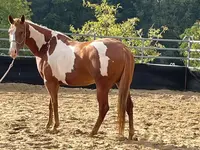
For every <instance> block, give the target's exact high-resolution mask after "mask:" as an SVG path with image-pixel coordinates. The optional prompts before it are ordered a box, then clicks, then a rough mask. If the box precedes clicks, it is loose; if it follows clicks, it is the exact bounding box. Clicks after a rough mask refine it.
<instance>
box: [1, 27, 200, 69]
mask: <svg viewBox="0 0 200 150" xmlns="http://www.w3.org/2000/svg"><path fill="white" fill-rule="evenodd" d="M7 31H8V29H0V42H2V41H3V42H7V45H9V43H8V42H9V41H8V38H5V37H2V36H1V34H2V35H3V34H5V33H6V32H7ZM6 34H7V33H6ZM66 35H68V36H81V37H88V36H89V37H92V38H93V39H96V38H97V37H98V38H117V39H119V40H122V39H126V40H140V41H141V42H142V43H144V42H145V41H147V40H150V41H155V42H175V43H179V44H180V43H183V42H185V43H187V47H186V48H184V49H180V48H177V47H176V48H174V47H165V48H159V47H153V49H156V50H158V51H160V52H161V51H177V52H179V53H180V52H183V51H185V52H187V57H183V56H182V57H180V56H181V55H180V56H178V57H172V56H165V55H161V56H151V55H150V56H145V55H144V53H145V50H148V49H152V47H146V46H144V44H142V46H140V47H137V46H133V47H130V48H134V49H136V50H138V51H140V53H139V54H140V55H136V56H135V57H136V58H138V59H140V60H141V62H143V61H142V60H143V59H144V58H157V59H167V60H182V61H184V60H185V61H186V66H187V67H188V68H191V69H200V68H198V67H191V66H190V61H194V60H195V61H200V58H192V57H191V56H190V53H191V52H200V49H192V48H191V47H192V44H194V43H199V44H200V41H196V40H193V39H192V38H191V37H186V38H184V39H183V40H178V39H149V38H135V37H127V38H125V37H116V36H97V35H90V34H87V35H86V34H85V35H84V34H74V33H66ZM7 36H8V35H7ZM177 45H178V44H177ZM8 47H9V46H6V47H2V46H1V45H0V51H5V53H1V54H0V55H3V56H6V57H8V55H7V54H6V53H7V52H8V50H9V48H8ZM6 51H7V52H6ZM21 51H23V52H27V55H24V56H19V57H33V55H32V54H31V53H28V52H29V50H28V49H23V50H21ZM154 64H155V63H154ZM155 65H164V66H177V67H178V65H176V64H174V63H168V64H155Z"/></svg>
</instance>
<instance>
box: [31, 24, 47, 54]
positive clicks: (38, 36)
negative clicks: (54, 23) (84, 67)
mask: <svg viewBox="0 0 200 150" xmlns="http://www.w3.org/2000/svg"><path fill="white" fill-rule="evenodd" d="M29 31H30V38H33V39H34V40H35V42H36V45H37V47H38V51H40V49H41V47H42V45H44V44H45V43H46V42H45V36H44V34H42V33H40V32H39V31H37V30H36V29H34V28H33V27H32V26H31V25H29Z"/></svg>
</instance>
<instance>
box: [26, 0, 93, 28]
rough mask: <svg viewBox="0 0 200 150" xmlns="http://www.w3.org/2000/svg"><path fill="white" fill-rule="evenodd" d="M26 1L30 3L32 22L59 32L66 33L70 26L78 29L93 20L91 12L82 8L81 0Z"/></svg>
mask: <svg viewBox="0 0 200 150" xmlns="http://www.w3.org/2000/svg"><path fill="white" fill-rule="evenodd" d="M28 1H31V3H32V4H31V9H32V11H33V14H34V15H33V16H32V21H34V22H37V23H39V24H43V25H45V26H47V27H49V28H51V29H54V30H59V31H61V32H68V31H69V25H70V24H73V25H74V26H75V27H80V26H81V25H82V24H83V23H84V22H85V21H87V20H90V19H92V18H93V17H92V16H93V15H92V12H91V11H88V9H87V8H84V7H83V6H82V0H34V1H32V0H28Z"/></svg>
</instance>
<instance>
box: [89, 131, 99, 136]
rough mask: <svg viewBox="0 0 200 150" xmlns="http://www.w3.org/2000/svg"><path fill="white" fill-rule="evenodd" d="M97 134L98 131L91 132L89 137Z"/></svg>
mask: <svg viewBox="0 0 200 150" xmlns="http://www.w3.org/2000/svg"><path fill="white" fill-rule="evenodd" d="M96 134H97V133H94V132H91V133H90V134H89V137H94V136H95V135H96Z"/></svg>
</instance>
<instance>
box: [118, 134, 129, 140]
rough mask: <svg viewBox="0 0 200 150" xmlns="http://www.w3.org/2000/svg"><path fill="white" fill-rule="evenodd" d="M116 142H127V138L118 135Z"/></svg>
mask: <svg viewBox="0 0 200 150" xmlns="http://www.w3.org/2000/svg"><path fill="white" fill-rule="evenodd" d="M117 140H118V141H125V140H127V138H126V137H124V136H122V135H119V136H118V137H117Z"/></svg>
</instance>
